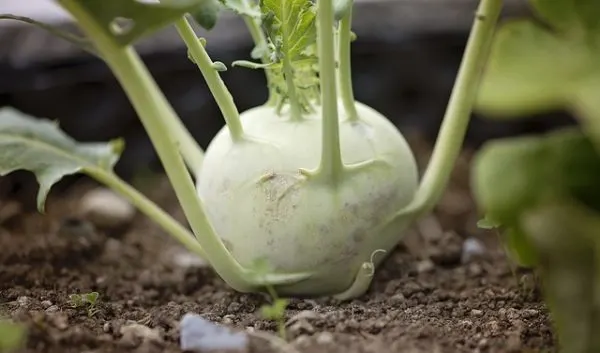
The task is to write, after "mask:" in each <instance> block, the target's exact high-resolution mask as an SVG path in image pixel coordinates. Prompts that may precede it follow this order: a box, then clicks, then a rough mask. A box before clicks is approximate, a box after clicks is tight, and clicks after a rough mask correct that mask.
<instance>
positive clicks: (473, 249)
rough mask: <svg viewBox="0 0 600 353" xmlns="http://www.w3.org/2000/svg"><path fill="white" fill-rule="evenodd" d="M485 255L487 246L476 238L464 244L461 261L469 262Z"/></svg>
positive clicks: (469, 239)
mask: <svg viewBox="0 0 600 353" xmlns="http://www.w3.org/2000/svg"><path fill="white" fill-rule="evenodd" d="M483 254H485V245H483V243H482V242H481V241H479V240H478V239H475V238H468V239H466V240H465V241H464V242H463V246H462V256H461V261H462V262H463V263H467V262H469V261H470V260H471V259H472V258H474V257H477V256H481V255H483Z"/></svg>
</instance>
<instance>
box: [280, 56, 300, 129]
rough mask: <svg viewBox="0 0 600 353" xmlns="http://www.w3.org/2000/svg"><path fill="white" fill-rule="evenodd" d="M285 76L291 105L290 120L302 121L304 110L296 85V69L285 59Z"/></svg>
mask: <svg viewBox="0 0 600 353" xmlns="http://www.w3.org/2000/svg"><path fill="white" fill-rule="evenodd" d="M283 74H284V75H285V84H286V85H287V96H288V102H289V104H290V119H291V120H293V121H299V120H302V109H301V108H300V102H299V101H298V96H297V93H296V85H295V83H294V69H293V68H292V64H291V63H290V60H289V59H288V58H283Z"/></svg>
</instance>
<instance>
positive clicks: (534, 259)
mask: <svg viewBox="0 0 600 353" xmlns="http://www.w3.org/2000/svg"><path fill="white" fill-rule="evenodd" d="M502 238H503V239H504V242H505V246H506V249H507V251H508V253H509V255H510V257H511V258H512V259H513V261H515V262H516V263H517V264H519V266H523V267H529V268H532V267H534V266H536V265H538V264H539V255H538V253H537V251H536V249H535V247H534V246H533V245H532V244H531V241H530V240H529V239H528V238H527V235H525V233H523V232H522V231H521V230H520V229H518V228H516V227H512V228H509V229H508V230H507V231H506V232H505V233H504V234H503V235H502Z"/></svg>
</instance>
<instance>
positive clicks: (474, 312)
mask: <svg viewBox="0 0 600 353" xmlns="http://www.w3.org/2000/svg"><path fill="white" fill-rule="evenodd" d="M471 316H475V317H481V316H483V311H481V310H477V309H473V310H471Z"/></svg>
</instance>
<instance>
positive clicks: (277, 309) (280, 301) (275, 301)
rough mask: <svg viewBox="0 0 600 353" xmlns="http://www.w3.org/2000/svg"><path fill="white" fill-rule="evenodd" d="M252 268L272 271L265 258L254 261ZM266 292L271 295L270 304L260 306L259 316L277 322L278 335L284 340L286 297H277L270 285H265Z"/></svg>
mask: <svg viewBox="0 0 600 353" xmlns="http://www.w3.org/2000/svg"><path fill="white" fill-rule="evenodd" d="M254 270H255V271H256V273H257V274H261V273H262V274H263V275H267V274H268V273H270V272H271V271H272V269H271V268H269V264H268V262H267V261H266V260H265V259H262V260H258V261H256V263H255V265H254ZM266 289H267V292H268V293H269V295H270V296H271V301H272V303H271V304H265V305H263V306H262V307H261V308H260V313H261V316H262V317H263V318H264V319H266V320H273V321H275V322H276V323H277V330H278V332H279V336H280V337H281V338H282V339H283V340H284V341H285V340H287V333H286V329H285V309H286V308H287V306H288V304H289V300H288V299H284V298H279V296H278V295H277V292H275V290H274V289H273V287H271V286H267V288H266Z"/></svg>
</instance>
